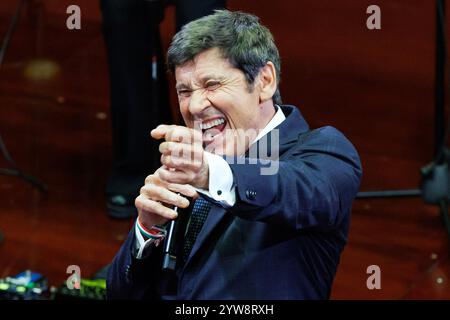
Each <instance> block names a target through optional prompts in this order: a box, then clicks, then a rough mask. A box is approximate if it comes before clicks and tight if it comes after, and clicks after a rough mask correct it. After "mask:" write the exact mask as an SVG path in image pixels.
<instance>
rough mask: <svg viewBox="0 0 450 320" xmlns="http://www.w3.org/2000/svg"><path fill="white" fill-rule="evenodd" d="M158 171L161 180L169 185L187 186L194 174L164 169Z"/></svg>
mask: <svg viewBox="0 0 450 320" xmlns="http://www.w3.org/2000/svg"><path fill="white" fill-rule="evenodd" d="M158 170H159V176H160V177H161V179H162V180H164V181H166V182H169V183H178V184H188V183H189V182H191V181H192V180H193V179H194V174H193V173H192V172H189V171H188V172H184V171H173V170H169V169H166V168H164V167H161V168H159V169H158Z"/></svg>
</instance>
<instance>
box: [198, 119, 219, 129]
mask: <svg viewBox="0 0 450 320" xmlns="http://www.w3.org/2000/svg"><path fill="white" fill-rule="evenodd" d="M224 122H225V119H223V118H220V119H216V120H213V121H210V122H206V123H202V124H201V125H200V126H201V129H202V130H208V129H211V128H212V127H215V126H218V125H219V124H222V123H224Z"/></svg>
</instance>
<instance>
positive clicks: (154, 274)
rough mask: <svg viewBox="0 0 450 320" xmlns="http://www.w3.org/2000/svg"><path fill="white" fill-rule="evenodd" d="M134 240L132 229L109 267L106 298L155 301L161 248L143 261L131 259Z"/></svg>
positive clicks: (159, 271) (153, 251)
mask: <svg viewBox="0 0 450 320" xmlns="http://www.w3.org/2000/svg"><path fill="white" fill-rule="evenodd" d="M135 241H136V238H135V234H134V227H133V228H132V230H131V232H130V233H129V234H128V237H127V239H126V241H125V242H124V244H123V245H122V247H121V248H120V250H119V252H118V253H117V255H116V256H115V257H114V259H113V261H112V263H111V265H110V266H109V268H108V276H107V282H106V292H107V298H108V299H120V300H126V299H158V298H159V294H158V283H159V281H158V278H159V276H160V273H161V264H162V246H159V247H158V248H153V250H152V251H151V252H150V254H149V255H148V256H147V257H146V258H144V259H136V258H135V257H134V256H133V246H134V244H135Z"/></svg>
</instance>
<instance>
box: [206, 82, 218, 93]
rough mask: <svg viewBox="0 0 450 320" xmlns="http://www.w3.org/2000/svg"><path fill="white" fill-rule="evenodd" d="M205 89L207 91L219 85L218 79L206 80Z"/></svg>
mask: <svg viewBox="0 0 450 320" xmlns="http://www.w3.org/2000/svg"><path fill="white" fill-rule="evenodd" d="M205 87H206V89H207V90H209V91H212V90H216V89H217V88H219V87H220V82H219V81H208V82H207V83H206V85H205Z"/></svg>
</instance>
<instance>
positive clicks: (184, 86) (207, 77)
mask: <svg viewBox="0 0 450 320" xmlns="http://www.w3.org/2000/svg"><path fill="white" fill-rule="evenodd" d="M224 79H225V76H218V75H214V74H210V75H205V76H203V77H201V78H200V83H205V82H207V81H208V80H218V81H222V80H224ZM183 89H188V90H192V88H191V86H190V85H188V84H185V83H177V84H176V86H175V90H177V91H179V90H183Z"/></svg>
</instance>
